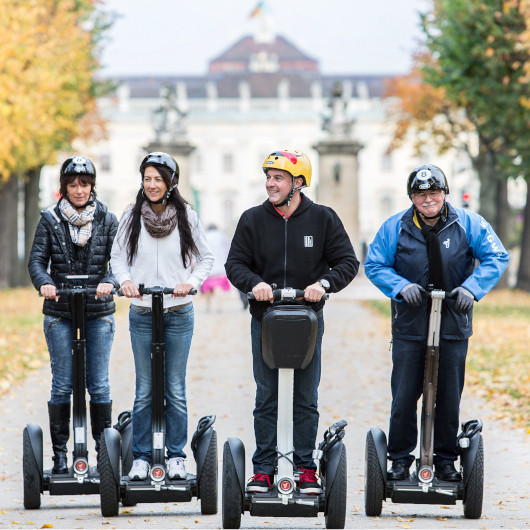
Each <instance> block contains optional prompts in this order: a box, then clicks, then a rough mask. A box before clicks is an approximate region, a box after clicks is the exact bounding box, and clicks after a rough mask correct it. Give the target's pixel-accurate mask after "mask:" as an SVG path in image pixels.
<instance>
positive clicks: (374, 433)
mask: <svg viewBox="0 0 530 530" xmlns="http://www.w3.org/2000/svg"><path fill="white" fill-rule="evenodd" d="M423 294H424V295H425V296H429V297H430V298H431V299H432V303H431V312H430V319H429V332H428V340H427V351H426V356H425V375H424V384H423V401H422V415H421V429H420V457H419V458H418V460H417V462H416V470H414V471H413V472H412V473H411V474H410V475H409V477H408V478H407V479H405V480H399V481H389V480H388V478H387V459H388V454H387V440H386V435H385V433H384V432H383V431H382V430H381V429H379V428H372V429H370V431H368V434H367V436H366V449H365V488H364V491H365V494H364V497H365V512H366V515H368V516H378V515H380V514H381V511H382V503H383V501H384V500H386V499H387V498H388V499H390V500H392V502H396V503H409V504H445V505H451V504H456V501H458V500H461V501H463V502H464V516H465V517H466V518H468V519H476V518H478V517H480V515H481V512H482V491H483V473H484V456H483V442H482V435H481V434H480V432H481V431H482V422H481V421H480V419H477V420H470V421H468V422H466V423H464V424H462V432H461V433H460V434H459V435H458V437H457V444H458V445H457V447H458V452H459V454H460V469H461V475H462V480H461V481H459V482H447V481H442V480H440V479H439V478H438V477H435V476H434V466H433V447H434V439H433V438H434V421H435V407H436V390H437V388H436V387H437V382H438V365H439V354H440V351H439V350H440V349H439V336H440V325H441V313H442V302H443V300H444V298H448V297H449V293H446V292H445V291H439V290H433V291H423Z"/></svg>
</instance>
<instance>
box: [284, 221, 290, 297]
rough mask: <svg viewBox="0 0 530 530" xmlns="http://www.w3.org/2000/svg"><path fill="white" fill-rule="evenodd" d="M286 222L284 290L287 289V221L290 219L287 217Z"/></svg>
mask: <svg viewBox="0 0 530 530" xmlns="http://www.w3.org/2000/svg"><path fill="white" fill-rule="evenodd" d="M284 220H285V224H284V226H285V229H284V231H283V234H284V248H285V250H284V256H283V288H284V289H285V288H286V287H287V221H289V219H288V218H287V217H284Z"/></svg>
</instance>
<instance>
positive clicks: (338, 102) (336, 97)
mask: <svg viewBox="0 0 530 530" xmlns="http://www.w3.org/2000/svg"><path fill="white" fill-rule="evenodd" d="M328 107H329V108H330V109H331V112H330V115H329V116H326V117H324V121H323V123H322V129H323V130H324V131H328V132H329V133H330V135H331V136H333V137H337V138H349V137H350V136H351V133H352V129H353V123H354V121H355V120H353V119H351V118H349V117H348V116H347V107H348V102H347V101H346V100H345V99H344V98H343V97H342V85H341V83H340V81H336V82H335V84H334V86H333V90H332V92H331V97H330V99H329V103H328Z"/></svg>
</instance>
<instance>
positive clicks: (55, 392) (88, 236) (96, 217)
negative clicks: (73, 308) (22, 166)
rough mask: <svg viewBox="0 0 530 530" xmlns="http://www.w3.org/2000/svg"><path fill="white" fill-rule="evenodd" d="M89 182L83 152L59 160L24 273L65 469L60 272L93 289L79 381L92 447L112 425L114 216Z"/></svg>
mask: <svg viewBox="0 0 530 530" xmlns="http://www.w3.org/2000/svg"><path fill="white" fill-rule="evenodd" d="M95 184H96V170H95V168H94V164H93V163H92V162H91V161H90V160H89V159H88V158H86V157H83V156H74V157H70V158H68V159H67V160H65V161H64V163H63V165H62V166H61V171H60V190H59V194H60V196H61V198H60V199H59V202H58V203H57V204H55V205H53V206H51V207H50V208H48V209H47V210H43V211H42V212H41V216H42V217H41V220H40V222H39V224H38V226H37V230H36V233H35V238H34V240H33V246H32V248H31V254H30V257H29V264H28V268H29V274H30V276H31V281H32V282H33V285H34V286H35V288H36V289H37V290H38V291H40V293H41V295H42V296H43V297H44V298H45V300H44V306H43V309H42V312H43V313H44V334H45V336H46V343H47V345H48V350H49V352H50V363H51V370H52V388H51V398H50V401H49V402H48V412H49V416H50V434H51V439H52V446H53V453H54V457H53V461H54V465H53V469H52V473H61V474H62V473H67V472H68V466H67V459H66V452H67V449H66V443H67V442H68V438H69V435H70V396H71V394H72V315H71V312H70V305H69V301H68V298H67V297H66V296H60V297H58V296H57V295H56V288H60V286H61V284H63V283H65V284H68V283H71V282H68V280H67V276H69V275H88V280H87V281H86V282H84V285H85V286H88V287H96V296H95V297H94V298H92V297H91V296H89V297H88V298H87V300H86V306H85V319H86V322H85V336H86V385H87V389H88V392H89V394H90V418H91V424H92V436H93V437H94V440H95V442H96V451H98V450H99V438H100V436H101V433H102V432H103V429H105V428H106V427H110V425H111V410H112V402H111V400H110V386H109V377H108V366H109V358H110V349H111V346H112V341H113V338H114V329H115V327H114V317H113V313H114V312H115V305H114V301H113V299H112V297H109V295H110V293H111V290H112V289H113V287H118V286H117V284H116V281H115V279H114V276H113V275H112V272H111V270H110V269H109V260H110V251H111V248H112V242H113V240H114V236H115V235H116V231H117V229H118V220H117V219H116V216H115V215H114V214H112V213H110V212H108V211H107V207H106V206H105V205H104V204H102V203H101V202H99V201H98V200H97V199H96V193H95V190H94V187H95ZM107 297H108V298H107Z"/></svg>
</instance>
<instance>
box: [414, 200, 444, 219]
mask: <svg viewBox="0 0 530 530" xmlns="http://www.w3.org/2000/svg"><path fill="white" fill-rule="evenodd" d="M416 209H417V208H416ZM444 211H445V200H444V202H443V204H442V207H441V208H440V210H439V211H438V213H436V214H434V215H425V214H423V213H421V212H419V213H420V215H421V216H422V217H423V218H424V219H438V217H441V218H442V221H444V222H445V220H446V216H445V213H442V212H444Z"/></svg>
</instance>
